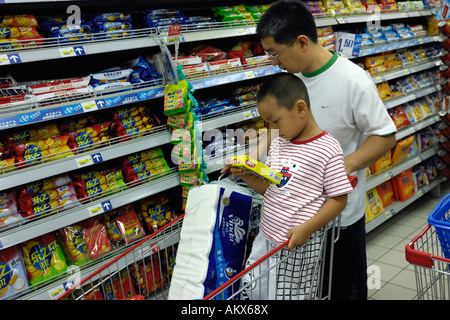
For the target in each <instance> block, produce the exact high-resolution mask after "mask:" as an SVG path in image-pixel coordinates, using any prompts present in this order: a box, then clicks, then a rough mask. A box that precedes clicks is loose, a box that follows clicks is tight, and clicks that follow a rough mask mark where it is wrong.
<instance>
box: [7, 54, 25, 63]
mask: <svg viewBox="0 0 450 320" xmlns="http://www.w3.org/2000/svg"><path fill="white" fill-rule="evenodd" d="M8 60H9V63H10V64H15V63H21V62H22V59H20V56H19V54H18V53H14V54H8Z"/></svg>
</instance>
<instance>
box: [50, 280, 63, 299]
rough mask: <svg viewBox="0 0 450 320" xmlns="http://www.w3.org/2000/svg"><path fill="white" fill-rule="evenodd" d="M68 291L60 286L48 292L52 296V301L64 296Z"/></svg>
mask: <svg viewBox="0 0 450 320" xmlns="http://www.w3.org/2000/svg"><path fill="white" fill-rule="evenodd" d="M65 291H66V290H65V289H64V286H63V285H62V284H60V285H59V286H56V287H54V288H52V289H50V290H48V291H47V292H48V295H49V296H50V299H51V300H55V299H56V298H58V297H59V296H60V295H62V294H63V293H64V292H65Z"/></svg>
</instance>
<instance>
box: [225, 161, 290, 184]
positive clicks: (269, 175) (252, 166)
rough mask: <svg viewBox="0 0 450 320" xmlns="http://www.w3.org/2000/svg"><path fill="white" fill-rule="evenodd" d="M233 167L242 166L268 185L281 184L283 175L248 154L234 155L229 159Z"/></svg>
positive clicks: (250, 174)
mask: <svg viewBox="0 0 450 320" xmlns="http://www.w3.org/2000/svg"><path fill="white" fill-rule="evenodd" d="M228 163H229V164H231V166H232V167H236V168H241V169H243V170H244V172H245V173H246V174H247V175H248V176H250V177H252V178H254V179H256V180H258V181H260V182H262V183H264V184H267V185H270V184H279V183H280V182H281V179H282V178H283V175H282V174H281V173H279V172H276V171H275V170H273V169H271V168H270V167H268V166H266V165H265V164H263V163H261V162H259V161H257V160H255V159H253V158H251V157H249V156H248V155H243V156H234V157H232V158H231V159H230V160H229V161H228Z"/></svg>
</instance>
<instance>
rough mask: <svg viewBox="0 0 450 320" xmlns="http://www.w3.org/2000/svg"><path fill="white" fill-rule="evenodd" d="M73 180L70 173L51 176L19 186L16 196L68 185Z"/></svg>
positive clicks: (34, 193)
mask: <svg viewBox="0 0 450 320" xmlns="http://www.w3.org/2000/svg"><path fill="white" fill-rule="evenodd" d="M71 182H72V179H71V178H70V176H69V174H67V173H65V174H62V175H58V176H54V177H51V178H47V179H43V180H38V181H35V182H30V183H27V184H25V185H23V186H20V187H17V188H16V196H17V198H21V197H31V196H33V195H36V194H38V193H40V192H43V191H47V190H50V189H56V188H59V187H62V186H65V185H68V184H69V183H71Z"/></svg>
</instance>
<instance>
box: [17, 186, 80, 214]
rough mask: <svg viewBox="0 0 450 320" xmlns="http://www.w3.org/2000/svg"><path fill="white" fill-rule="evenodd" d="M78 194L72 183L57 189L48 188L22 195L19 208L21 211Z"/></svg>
mask: <svg viewBox="0 0 450 320" xmlns="http://www.w3.org/2000/svg"><path fill="white" fill-rule="evenodd" d="M73 195H76V192H75V188H74V187H73V185H72V184H68V185H65V186H62V187H59V188H56V189H50V190H46V191H44V192H42V193H38V194H36V195H34V196H30V197H21V198H19V199H18V204H19V208H20V210H21V211H26V210H29V209H31V208H33V207H34V206H38V205H42V204H45V203H49V202H53V201H55V200H58V199H60V200H64V199H67V198H70V197H71V196H73Z"/></svg>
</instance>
